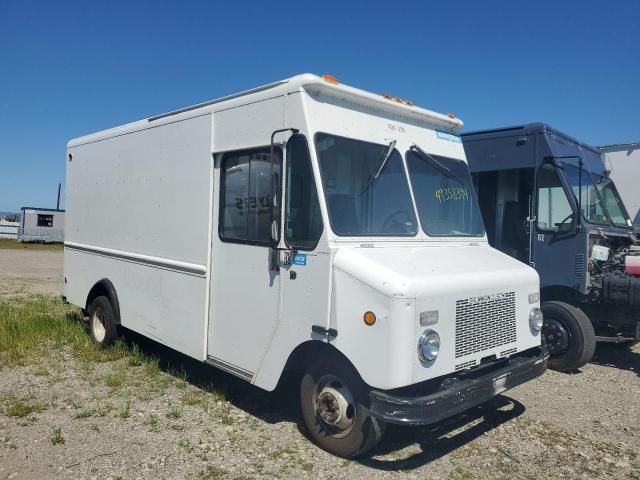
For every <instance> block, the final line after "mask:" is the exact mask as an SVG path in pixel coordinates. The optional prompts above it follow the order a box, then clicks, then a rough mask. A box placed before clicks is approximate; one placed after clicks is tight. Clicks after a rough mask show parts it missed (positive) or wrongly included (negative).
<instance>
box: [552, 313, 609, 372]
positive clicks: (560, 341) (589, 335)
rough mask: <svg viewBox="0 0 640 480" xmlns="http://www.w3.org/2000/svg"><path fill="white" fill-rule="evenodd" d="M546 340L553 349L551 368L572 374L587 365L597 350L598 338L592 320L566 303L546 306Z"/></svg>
mask: <svg viewBox="0 0 640 480" xmlns="http://www.w3.org/2000/svg"><path fill="white" fill-rule="evenodd" d="M541 308H542V314H543V316H544V323H543V326H542V336H543V340H544V343H545V345H546V346H547V348H548V349H549V368H551V369H553V370H558V371H560V372H570V371H573V370H576V369H578V368H580V367H582V366H583V365H585V364H586V363H587V362H588V361H589V360H591V357H593V354H594V352H595V350H596V334H595V332H594V330H593V325H592V324H591V321H590V320H589V317H587V316H586V315H585V313H584V312H583V311H582V310H580V309H579V308H578V307H574V306H573V305H569V304H568V303H564V302H556V301H551V302H544V303H543V304H542V306H541Z"/></svg>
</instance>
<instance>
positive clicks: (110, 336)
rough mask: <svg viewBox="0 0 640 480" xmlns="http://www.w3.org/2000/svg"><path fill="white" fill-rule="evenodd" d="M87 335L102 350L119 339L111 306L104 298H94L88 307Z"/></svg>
mask: <svg viewBox="0 0 640 480" xmlns="http://www.w3.org/2000/svg"><path fill="white" fill-rule="evenodd" d="M89 335H90V336H91V338H92V339H93V341H94V342H96V343H97V344H98V345H99V346H101V347H103V348H104V347H108V346H109V345H111V344H113V343H114V342H115V341H116V340H117V339H118V337H119V335H118V327H117V324H116V318H115V314H114V313H113V306H112V305H111V302H110V301H109V299H108V298H107V297H105V296H99V297H96V298H95V299H94V300H93V301H92V302H91V305H89Z"/></svg>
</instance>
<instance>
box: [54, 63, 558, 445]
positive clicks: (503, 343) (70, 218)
mask: <svg viewBox="0 0 640 480" xmlns="http://www.w3.org/2000/svg"><path fill="white" fill-rule="evenodd" d="M461 126H462V122H461V121H460V120H459V119H457V118H455V117H453V116H448V115H441V114H438V113H435V112H431V111H428V110H425V109H421V108H418V107H415V106H413V105H412V104H410V102H406V101H403V100H400V99H396V98H392V97H388V96H387V97H383V96H381V95H375V94H371V93H368V92H365V91H362V90H358V89H355V88H352V87H348V86H345V85H341V84H339V83H338V82H337V81H336V80H335V79H333V78H331V77H317V76H314V75H309V74H306V75H300V76H297V77H293V78H290V79H287V80H284V81H280V82H276V83H273V84H269V85H266V86H264V87H260V88H257V89H254V90H249V91H246V92H242V93H240V94H236V95H231V96H228V97H224V98H221V99H219V100H214V101H211V102H205V103H203V104H199V105H196V106H194V107H189V108H185V109H182V110H177V111H174V112H170V113H168V114H164V115H158V116H155V117H151V118H148V119H145V120H141V121H138V122H134V123H131V124H128V125H124V126H121V127H117V128H114V129H111V130H106V131H103V132H99V133H96V134H93V135H88V136H86V137H82V138H78V139H75V140H72V141H71V142H69V145H68V158H67V198H66V207H67V221H66V231H65V284H64V295H65V297H66V298H67V300H68V301H69V302H71V303H73V304H75V305H78V306H80V307H81V308H83V309H85V311H86V312H87V315H88V317H89V325H90V332H91V335H92V336H93V337H94V339H95V340H96V341H98V343H102V344H106V343H109V342H110V341H112V340H113V339H115V338H116V336H117V334H118V325H121V326H122V327H126V328H127V329H130V330H134V331H136V332H138V333H140V334H142V335H145V336H147V337H149V338H151V339H153V340H155V341H157V342H160V343H162V344H164V345H167V346H168V347H171V348H173V349H175V350H178V351H180V352H182V353H184V354H186V355H189V356H190V357H193V358H195V359H198V360H201V361H204V362H207V363H209V364H211V365H214V366H216V367H218V368H220V369H223V370H225V371H227V372H230V373H232V374H233V375H236V376H238V377H240V378H242V379H244V380H246V381H248V382H251V383H253V384H254V385H256V386H258V387H260V388H263V389H265V390H273V389H274V388H275V387H276V385H277V384H278V382H279V380H280V378H281V377H282V375H283V372H285V371H288V370H292V369H299V370H301V371H302V380H301V402H302V413H303V417H304V420H305V423H306V424H307V427H308V429H309V433H310V435H311V437H312V438H313V439H314V440H315V441H317V442H318V443H319V444H320V445H321V446H322V447H323V448H325V449H327V450H329V451H331V452H334V453H336V454H339V455H343V456H353V455H356V454H359V453H362V452H364V451H366V450H368V449H370V448H371V447H372V446H373V445H375V444H376V443H377V442H378V441H379V440H380V438H381V436H382V433H383V432H384V425H385V424H386V423H387V422H394V423H402V424H428V423H433V422H435V421H438V420H440V419H442V418H446V417H447V416H450V415H454V414H456V413H458V412H460V411H462V410H464V409H466V408H469V407H471V406H473V405H476V404H478V403H481V402H483V401H485V400H487V399H489V398H491V397H493V396H495V395H496V394H498V393H500V392H502V391H504V390H506V389H508V388H510V387H512V386H514V385H517V384H519V383H522V382H524V381H527V380H529V379H532V378H534V377H536V376H538V375H540V374H541V373H542V372H543V371H544V369H545V367H546V357H545V353H544V352H543V351H542V349H541V348H540V344H541V341H540V333H539V331H538V330H536V329H537V328H538V329H539V326H541V320H540V312H539V301H538V292H539V290H538V276H537V274H536V273H535V271H534V270H533V269H531V268H530V267H528V266H525V265H523V264H522V263H520V262H517V261H515V260H514V259H512V258H510V257H508V256H507V255H505V254H503V253H500V252H499V251H497V250H494V249H493V248H491V247H490V246H489V245H488V243H487V239H486V235H485V234H484V230H483V227H482V220H481V218H480V215H479V212H478V210H477V204H476V200H475V196H474V194H473V188H472V187H471V183H470V176H469V173H468V169H467V166H466V162H465V156H464V151H463V147H462V143H461V142H460V139H459V137H458V136H457V135H456V134H455V132H456V131H458V130H459V129H460V127H461ZM433 158H436V159H437V160H436V162H435V163H434V162H433V160H432V159H433ZM443 163H444V164H446V165H443ZM447 165H449V167H448V166H447ZM443 166H444V168H445V170H443V169H442V168H441V167H443ZM454 170H455V171H456V172H458V173H456V175H458V176H459V177H460V178H461V179H462V180H460V179H459V178H458V179H452V178H450V176H451V175H452V173H451V172H453V171H454ZM424 186H428V187H429V188H430V191H429V192H428V193H426V194H424V195H423V194H422V193H421V191H422V189H423V187H424ZM538 323H540V325H538ZM537 325H538V326H537Z"/></svg>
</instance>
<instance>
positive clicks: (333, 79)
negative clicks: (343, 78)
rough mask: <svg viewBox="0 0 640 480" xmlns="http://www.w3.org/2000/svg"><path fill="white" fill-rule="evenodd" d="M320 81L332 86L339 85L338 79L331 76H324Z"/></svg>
mask: <svg viewBox="0 0 640 480" xmlns="http://www.w3.org/2000/svg"><path fill="white" fill-rule="evenodd" d="M322 79H323V80H324V81H325V82H329V83H333V84H334V85H340V82H339V81H338V79H337V78H336V77H334V76H333V75H327V74H324V75H322Z"/></svg>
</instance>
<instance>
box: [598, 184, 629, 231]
mask: <svg viewBox="0 0 640 480" xmlns="http://www.w3.org/2000/svg"><path fill="white" fill-rule="evenodd" d="M592 175H593V180H594V181H595V182H596V186H597V187H598V190H599V191H600V196H601V197H602V201H603V202H604V206H605V208H606V209H607V212H609V217H610V218H611V222H613V224H614V225H615V226H616V227H627V228H629V227H632V226H633V223H632V222H631V217H629V214H628V213H627V209H626V208H625V207H624V204H623V203H622V199H621V198H620V195H619V194H618V190H617V189H616V186H615V184H614V183H613V181H612V180H611V179H610V178H607V177H603V176H602V175H597V174H595V173H593V174H592Z"/></svg>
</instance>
